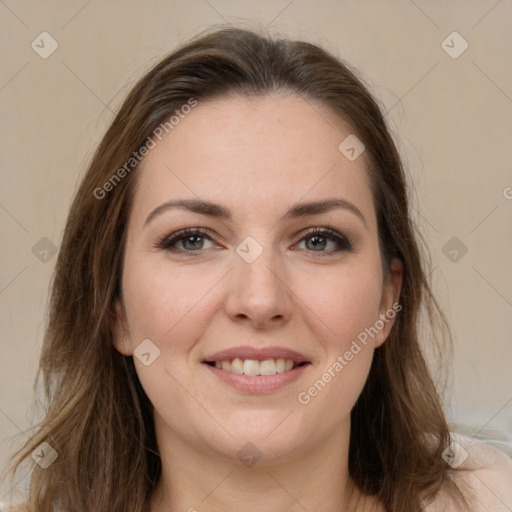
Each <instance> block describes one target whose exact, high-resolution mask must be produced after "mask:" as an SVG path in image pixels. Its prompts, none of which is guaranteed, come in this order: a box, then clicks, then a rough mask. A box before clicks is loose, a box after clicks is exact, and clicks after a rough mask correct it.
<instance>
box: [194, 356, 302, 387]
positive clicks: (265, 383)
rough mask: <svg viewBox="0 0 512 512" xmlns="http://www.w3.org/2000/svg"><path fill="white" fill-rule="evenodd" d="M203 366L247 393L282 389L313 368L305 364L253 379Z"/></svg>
mask: <svg viewBox="0 0 512 512" xmlns="http://www.w3.org/2000/svg"><path fill="white" fill-rule="evenodd" d="M203 365H204V366H206V368H208V369H209V370H210V371H211V372H213V375H215V376H216V377H218V378H219V379H221V380H222V381H224V382H225V383H226V384H229V385H230V386H233V387H234V388H235V389H238V390H239V391H245V392H247V393H270V392H272V391H276V390H278V389H281V388H282V387H284V386H286V385H287V384H290V383H291V382H293V381H295V380H297V379H298V378H299V377H300V376H301V375H302V374H303V373H304V371H305V370H306V369H307V368H308V367H309V366H311V365H310V364H304V365H302V366H297V368H295V369H293V370H288V371H286V372H281V373H275V374H274V375H255V376H253V377H252V376H249V375H244V374H243V373H241V374H238V373H231V372H228V371H227V370H222V369H220V368H217V367H215V366H211V365H209V364H206V363H203Z"/></svg>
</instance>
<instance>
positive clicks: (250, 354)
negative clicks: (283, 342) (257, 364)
mask: <svg viewBox="0 0 512 512" xmlns="http://www.w3.org/2000/svg"><path fill="white" fill-rule="evenodd" d="M236 358H239V359H254V360H256V361H264V360H265V359H291V360H292V361H294V362H295V363H308V362H310V360H309V359H308V358H307V357H306V356H305V355H303V354H301V353H300V352H296V351H295V350H290V349H288V348H284V347H266V348H256V347H249V346H244V347H232V348H227V349H225V350H221V351H220V352H215V353H214V354H212V355H210V356H208V357H206V358H204V359H203V361H202V362H203V363H206V362H214V361H228V360H230V359H236Z"/></svg>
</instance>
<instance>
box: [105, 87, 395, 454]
mask: <svg viewBox="0 0 512 512" xmlns="http://www.w3.org/2000/svg"><path fill="white" fill-rule="evenodd" d="M350 133H351V130H350V127H349V126H348V125H346V124H344V123H343V122H341V121H340V120H337V119H335V118H333V116H332V115H331V114H330V112H329V111H328V110H326V109H325V108H324V107H322V106H321V105H313V104H312V103H310V102H305V101H304V100H303V99H301V98H299V97H297V96H294V95H282V94H274V95H270V96H266V97H264V98H258V99H251V100H248V99H241V98H224V99H216V100H213V101H211V102H205V103H201V102H199V104H198V105H197V106H196V107H195V108H194V109H193V110H192V111H191V112H190V113H189V114H187V116H185V117H184V118H183V119H181V121H180V122H179V124H178V125H176V126H174V128H173V130H172V131H171V132H170V133H169V134H168V135H166V137H165V138H163V140H162V141H161V142H158V144H157V145H156V147H154V149H152V150H151V152H150V153H149V154H148V156H147V157H146V159H145V160H144V162H143V165H142V167H141V168H140V169H139V170H138V171H137V172H140V175H139V176H138V178H139V179H138V182H137V188H136V191H135V195H134V201H133V207H132V210H131V212H130V219H129V226H128V234H127V241H126V247H125V256H124V269H123V277H122V296H123V302H122V303H119V304H117V306H116V311H117V314H118V319H119V322H118V327H117V328H116V332H115V344H116V348H117V349H118V350H119V351H120V352H121V353H123V354H125V355H134V363H135V367H136V370H137V374H138V376H139V379H140V381H141V384H142V386H143V388H144V390H145V391H146V394H147V395H148V397H149V399H150V400H151V402H152V404H153V406H154V418H155V426H156V428H157V433H160V435H165V436H166V437H167V438H168V439H173V440H174V442H183V443H187V444H188V445H190V446H194V447H196V448H198V449H200V450H201V451H202V452H203V453H209V454H211V455H216V456H222V457H236V456H237V452H238V451H239V450H240V448H241V447H242V446H244V445H245V444H246V443H247V442H251V443H252V444H253V445H255V446H256V447H257V448H258V450H259V452H260V453H261V454H262V456H263V459H264V460H268V461H270V460H284V459H286V457H288V456H289V455H290V454H292V453H293V454H300V453H301V452H302V451H305V450H311V449H312V448H313V447H315V446H318V445H319V444H320V443H322V442H328V441H329V439H334V438H335V437H336V433H339V432H346V431H347V429H348V428H349V417H350V410H351V409H352V407H353V405H354V403H355V401H356V400H357V398H358V396H359V394H360V392H361V390H362V388H363V385H364V383H365V380H366V378H367V376H368V372H369V368H370V364H371V360H372V355H373V351H374V349H375V347H376V346H378V345H380V344H381V343H383V342H384V340H385V338H386V336H387V335H388V333H389V330H390V328H391V326H392V324H393V317H394V316H395V315H396V314H397V313H396V310H395V309H393V304H394V303H395V302H396V300H397V293H398V291H397V290H398V289H399V281H400V275H399V273H396V272H395V274H394V277H392V278H391V279H387V278H385V276H384V275H383V272H382V264H381V258H380V253H379V245H378V235H377V224H376V215H375V210H374V206H373V201H372V195H371V192H370V187H369V182H368V177H367V173H366V170H365V160H364V153H363V154H362V155H361V156H360V157H359V158H357V159H356V160H354V161H350V160H349V159H347V158H346V157H345V156H344V155H343V154H342V153H341V152H340V150H339V149H338V146H339V144H340V143H341V142H342V141H343V140H344V139H345V138H346V137H347V136H348V135H349V134H350ZM176 201H193V203H186V202H185V203H182V206H172V205H171V204H170V203H171V202H176ZM327 201H333V202H332V203H331V207H329V208H328V207H327V206H328V203H327ZM334 201H336V203H334ZM206 203H211V204H213V205H215V206H211V205H210V206H206ZM313 203H315V204H313ZM187 204H188V207H187V206H186V205H187ZM326 204H327V206H326ZM322 205H323V206H322ZM184 229H189V231H188V232H185V233H183V232H181V233H180V231H182V230H184ZM197 230H199V231H197ZM365 335H366V336H365ZM144 340H146V341H144ZM283 360H284V361H283ZM263 361H264V362H263ZM287 361H293V363H291V362H287ZM290 367H291V369H290ZM283 370H284V371H283Z"/></svg>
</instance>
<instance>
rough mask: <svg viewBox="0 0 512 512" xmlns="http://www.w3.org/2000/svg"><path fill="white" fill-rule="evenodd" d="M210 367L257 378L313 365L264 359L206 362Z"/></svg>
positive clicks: (289, 360) (288, 360) (290, 360)
mask: <svg viewBox="0 0 512 512" xmlns="http://www.w3.org/2000/svg"><path fill="white" fill-rule="evenodd" d="M204 363H205V364H207V365H209V366H214V367H215V368H217V369H219V370H224V371H226V372H229V373H234V374H238V375H242V374H243V375H248V376H250V377H256V376H258V375H275V374H276V373H286V372H289V371H292V370H295V368H298V367H299V366H305V365H309V364H311V363H309V362H307V361H304V362H300V363H298V362H296V361H293V360H292V359H264V360H262V361H259V360H257V359H240V358H235V359H227V360H224V361H204Z"/></svg>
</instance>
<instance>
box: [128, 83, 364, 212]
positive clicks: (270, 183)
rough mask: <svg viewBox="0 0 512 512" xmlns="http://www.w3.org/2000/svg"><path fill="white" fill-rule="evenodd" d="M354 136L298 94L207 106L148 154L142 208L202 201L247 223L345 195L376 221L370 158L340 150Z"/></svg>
mask: <svg viewBox="0 0 512 512" xmlns="http://www.w3.org/2000/svg"><path fill="white" fill-rule="evenodd" d="M351 133H352V131H351V128H350V126H349V125H348V124H347V123H345V122H344V121H343V120H342V119H340V118H338V117H337V116H334V115H333V114H332V112H330V110H329V109H327V108H326V107H325V106H323V105H321V104H319V103H318V102H312V101H310V100H307V101H306V100H304V99H303V98H301V97H298V96H296V95H285V94H282V93H279V94H278V93H275V94H272V95H268V96H265V97H259V98H252V99H247V98H240V97H226V98H220V99H215V100H210V101H207V102H203V103H202V102H201V101H199V102H198V104H197V106H196V107H195V108H193V109H192V110H191V111H190V113H188V114H186V115H185V116H184V117H183V118H181V119H180V121H179V123H178V124H176V125H174V127H173V129H172V130H171V131H170V132H169V133H168V134H166V135H164V137H163V139H162V141H158V139H157V140H156V142H157V144H156V146H155V147H154V148H153V149H152V150H151V151H150V153H149V154H148V155H147V156H146V158H145V160H144V161H143V163H142V165H141V168H140V169H139V170H138V172H140V173H141V175H140V176H139V179H138V180H137V181H138V183H137V190H136V193H135V206H134V208H135V209H137V210H140V211H141V212H144V211H145V212H149V210H150V209H152V208H154V207H155V206H157V205H158V204H160V203H163V202H165V201H168V200H170V199H181V198H195V199H197V198H201V199H208V200H211V201H215V202H219V203H222V204H225V205H226V206H228V207H229V208H230V209H232V210H233V211H234V212H235V213H238V214H239V215H240V216H241V217H242V216H248V215H251V213H253V214H254V212H255V211H258V212H259V213H260V215H261V213H265V215H267V214H268V215H271V214H273V213H275V215H278V214H280V213H282V211H283V210H284V209H285V207H287V206H289V205H290V204H291V203H295V202H298V201H301V200H304V201H306V200H307V201H313V200H319V199H324V198H326V197H330V198H332V197H340V198H345V199H347V200H350V201H351V202H353V203H356V204H357V206H358V208H360V209H361V210H363V213H364V212H366V214H367V215H366V216H370V217H371V214H372V211H373V201H372V198H371V192H370V188H369V183H368V177H367V172H366V164H365V160H364V153H363V154H362V155H361V156H360V157H359V158H357V159H356V160H355V161H350V160H349V159H347V158H346V157H345V156H344V154H342V153H341V152H340V150H339V149H338V147H339V145H340V143H341V142H342V141H343V140H344V139H345V138H346V137H347V136H349V135H350V134H351Z"/></svg>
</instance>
